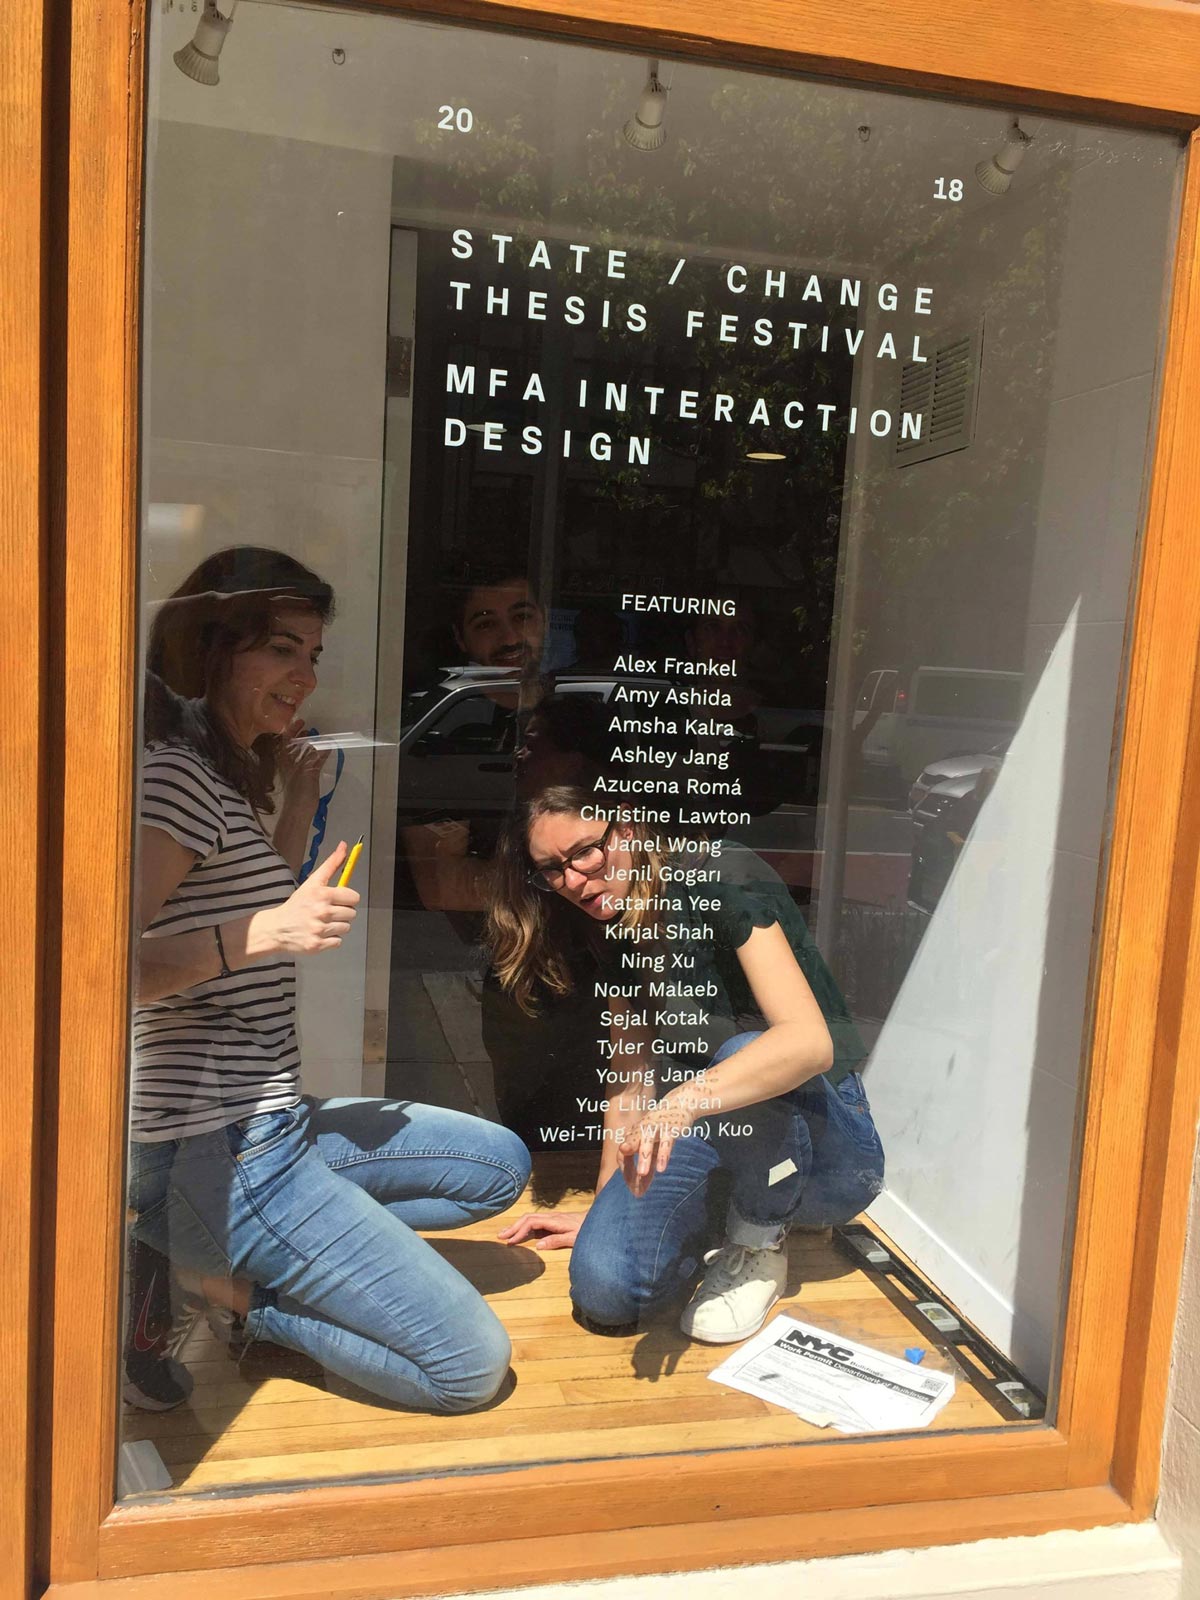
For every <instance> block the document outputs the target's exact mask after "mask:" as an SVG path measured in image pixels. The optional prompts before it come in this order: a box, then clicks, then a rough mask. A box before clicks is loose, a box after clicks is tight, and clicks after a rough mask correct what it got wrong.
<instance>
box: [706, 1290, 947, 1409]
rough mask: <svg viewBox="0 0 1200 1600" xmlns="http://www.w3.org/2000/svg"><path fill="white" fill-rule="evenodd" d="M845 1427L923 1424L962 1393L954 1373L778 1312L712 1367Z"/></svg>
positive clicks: (764, 1396)
mask: <svg viewBox="0 0 1200 1600" xmlns="http://www.w3.org/2000/svg"><path fill="white" fill-rule="evenodd" d="M709 1377H710V1378H711V1379H712V1380H713V1382H714V1383H725V1384H728V1385H729V1387H730V1388H731V1389H742V1390H744V1391H745V1393H746V1394H752V1395H757V1396H758V1398H759V1399H760V1400H771V1401H773V1402H774V1403H775V1404H776V1405H778V1406H786V1407H787V1408H788V1410H789V1411H794V1412H795V1413H796V1415H797V1416H800V1417H803V1418H804V1420H805V1421H806V1422H812V1423H815V1424H816V1425H817V1427H819V1428H836V1429H837V1430H838V1432H839V1433H891V1432H893V1431H894V1430H897V1429H901V1428H923V1427H924V1426H925V1425H926V1423H928V1422H929V1421H930V1420H931V1419H932V1418H933V1417H936V1416H937V1414H938V1412H939V1411H940V1410H941V1409H942V1407H943V1406H944V1405H945V1404H946V1402H947V1400H949V1399H950V1396H951V1395H952V1394H953V1393H954V1376H953V1374H952V1373H949V1372H934V1371H932V1370H927V1369H926V1368H924V1367H918V1366H914V1365H913V1363H912V1362H911V1361H901V1360H898V1359H897V1358H896V1357H895V1356H885V1355H883V1354H881V1352H880V1351H878V1350H871V1349H869V1348H868V1347H867V1346H866V1345H863V1344H855V1343H854V1341H853V1340H851V1339H843V1338H842V1336H841V1335H840V1334H836V1333H828V1332H826V1331H825V1330H824V1329H822V1328H813V1327H810V1326H809V1325H808V1324H807V1323H806V1322H797V1321H796V1319H795V1318H794V1317H775V1318H773V1319H772V1321H770V1322H769V1323H768V1324H767V1326H766V1327H765V1328H764V1329H763V1330H762V1332H761V1333H757V1334H755V1336H754V1338H753V1339H750V1340H748V1341H747V1343H745V1344H744V1345H742V1347H741V1349H740V1350H735V1351H734V1353H733V1355H731V1356H730V1357H729V1359H728V1360H727V1361H723V1362H722V1363H721V1365H720V1366H719V1367H717V1368H716V1370H715V1371H713V1372H710V1373H709Z"/></svg>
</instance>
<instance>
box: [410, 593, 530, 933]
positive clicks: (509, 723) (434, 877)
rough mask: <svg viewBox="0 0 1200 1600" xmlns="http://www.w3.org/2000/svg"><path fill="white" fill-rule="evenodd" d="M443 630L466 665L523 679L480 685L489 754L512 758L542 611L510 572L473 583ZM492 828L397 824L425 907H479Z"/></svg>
mask: <svg viewBox="0 0 1200 1600" xmlns="http://www.w3.org/2000/svg"><path fill="white" fill-rule="evenodd" d="M450 630H451V632H452V633H453V635H454V642H455V643H456V644H457V646H458V648H459V649H460V650H461V651H462V653H463V655H464V656H465V657H466V659H467V662H468V664H469V665H471V666H477V667H490V668H492V669H494V670H495V672H496V675H497V677H501V676H504V677H516V678H521V679H523V680H524V682H523V685H522V688H520V689H517V690H515V691H514V690H512V689H509V690H507V691H503V690H499V689H493V688H489V686H488V682H487V680H484V681H483V682H481V683H480V685H479V689H480V690H481V691H482V693H483V694H484V695H485V696H486V697H487V699H489V700H491V701H493V702H494V703H495V705H496V706H497V707H498V708H499V712H498V715H499V720H498V721H497V722H495V723H493V724H492V727H491V737H492V740H493V742H494V747H495V748H494V755H495V756H500V757H503V754H504V753H505V752H511V753H512V754H513V755H514V756H515V752H516V747H517V742H518V741H517V712H518V710H519V709H521V708H522V706H523V705H525V706H527V705H529V704H531V703H536V701H537V700H538V699H539V698H540V685H539V682H538V668H539V666H540V664H541V659H542V645H543V643H544V641H545V637H546V613H545V611H544V610H543V609H542V606H541V604H540V602H539V601H538V599H537V596H536V595H535V594H534V593H533V591H532V589H531V588H530V586H529V579H528V578H527V577H525V575H524V574H523V573H511V574H509V575H507V576H501V577H499V578H497V579H496V580H495V581H493V582H487V583H476V584H473V585H472V586H471V588H469V589H467V590H466V591H465V593H464V594H463V595H462V597H461V599H460V600H458V602H457V603H456V604H455V606H454V609H453V613H452V615H451V618H450ZM414 698H415V697H414ZM431 704H433V699H432V698H426V699H424V701H423V703H422V704H421V705H420V707H419V713H423V712H424V711H426V710H428V708H429V706H430V705H431ZM502 713H508V715H507V716H503V715H502ZM462 798H463V801H464V810H469V808H470V802H471V800H472V798H473V797H472V796H471V795H469V794H465V795H464V796H463V797H462ZM498 820H499V819H497V824H498ZM495 832H496V825H495V824H494V825H491V826H489V825H488V824H487V823H486V822H483V823H480V822H477V823H475V824H474V825H473V826H471V825H469V824H468V823H466V822H465V821H460V820H458V819H453V818H446V819H444V820H442V821H437V822H428V823H416V824H410V825H409V826H402V827H401V829H400V842H401V846H402V848H403V852H404V855H405V857H406V858H407V861H408V866H409V871H410V872H411V874H412V879H413V885H414V887H415V889H416V891H417V896H418V898H419V899H420V901H421V904H422V906H424V908H425V909H426V910H427V911H446V912H451V913H460V912H465V913H472V914H477V913H481V912H482V911H483V909H484V907H485V906H486V904H487V889H488V873H489V869H490V866H491V856H492V852H493V850H494V848H495ZM476 922H477V918H476V917H475V916H472V918H471V919H470V920H468V921H465V922H462V924H461V927H460V931H461V932H462V933H463V935H464V937H466V938H468V939H473V938H474V937H475V935H476V933H477V932H478V928H477V925H476Z"/></svg>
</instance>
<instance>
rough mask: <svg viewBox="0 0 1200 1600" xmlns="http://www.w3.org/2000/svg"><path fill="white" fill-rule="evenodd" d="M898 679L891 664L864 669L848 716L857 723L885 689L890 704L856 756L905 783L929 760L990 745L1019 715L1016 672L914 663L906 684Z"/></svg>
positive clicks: (1018, 675)
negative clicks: (918, 664)
mask: <svg viewBox="0 0 1200 1600" xmlns="http://www.w3.org/2000/svg"><path fill="white" fill-rule="evenodd" d="M873 680H874V681H873ZM899 682H900V675H899V673H898V672H896V671H894V670H893V669H891V668H885V669H882V670H879V671H876V672H873V673H868V674H867V677H866V679H865V680H864V683H863V688H862V690H861V691H860V694H859V699H858V701H857V702H856V704H855V710H854V721H855V726H857V725H858V724H859V723H860V722H862V721H863V720H864V718H865V716H866V715H867V712H868V711H869V710H870V709H871V708H872V707H873V706H874V705H875V704H876V703H877V702H878V697H879V695H880V694H881V693H882V694H885V695H886V694H887V693H889V692H890V693H891V696H892V704H891V706H890V708H888V709H885V710H884V711H883V712H882V713H881V715H880V716H879V718H878V720H877V721H876V722H875V724H874V726H873V727H872V728H871V729H870V730H869V732H868V733H867V736H866V738H865V739H864V740H863V747H862V758H863V761H864V762H866V763H867V765H868V766H872V767H877V768H887V769H889V770H891V771H893V772H895V774H896V775H897V776H898V777H899V779H900V781H901V782H902V783H903V784H904V785H905V786H907V785H908V784H910V783H911V782H912V780H913V779H914V778H915V777H916V776H917V774H918V773H919V772H920V771H921V769H922V768H923V767H925V766H927V765H928V764H929V762H931V761H937V760H939V759H940V758H941V757H942V756H951V755H962V754H966V753H967V752H969V751H975V750H990V749H991V748H992V747H993V745H996V744H998V743H999V742H1000V741H1001V740H1002V739H1007V738H1009V737H1011V735H1012V734H1013V733H1015V732H1016V727H1017V722H1018V720H1019V718H1020V714H1021V683H1022V674H1021V673H1019V672H993V671H990V670H989V669H987V668H984V667H918V668H917V669H916V671H915V672H914V673H913V675H912V677H911V679H910V680H909V684H908V688H907V689H902V688H899V687H897V685H898V684H899ZM868 689H869V691H870V694H869V698H868V700H867V702H866V703H865V704H864V702H863V696H864V694H867V692H868ZM885 704H886V702H885ZM860 707H861V709H860Z"/></svg>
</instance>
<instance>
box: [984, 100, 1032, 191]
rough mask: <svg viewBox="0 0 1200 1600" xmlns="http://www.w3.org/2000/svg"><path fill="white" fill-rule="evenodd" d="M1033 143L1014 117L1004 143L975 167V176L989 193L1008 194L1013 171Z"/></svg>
mask: <svg viewBox="0 0 1200 1600" xmlns="http://www.w3.org/2000/svg"><path fill="white" fill-rule="evenodd" d="M1032 143H1033V140H1032V139H1031V138H1030V136H1029V134H1027V133H1026V132H1025V130H1024V129H1023V128H1022V127H1021V124H1020V122H1018V120H1017V118H1016V117H1014V118H1013V119H1012V122H1011V124H1010V125H1009V127H1008V129H1007V131H1006V132H1005V135H1004V143H1003V144H1002V145H1001V146H1000V148H999V149H998V150H997V151H996V153H995V155H993V156H989V157H988V159H987V160H986V161H981V162H980V163H979V165H978V166H977V167H976V168H975V176H976V177H977V178H978V179H979V182H980V185H981V186H982V187H983V188H984V189H986V190H987V192H988V193H989V194H1007V193H1008V189H1009V185H1010V184H1011V183H1012V181H1013V173H1014V172H1015V171H1016V170H1017V168H1018V167H1019V166H1020V165H1021V163H1022V161H1024V159H1025V152H1026V150H1028V149H1029V146H1030V145H1031V144H1032Z"/></svg>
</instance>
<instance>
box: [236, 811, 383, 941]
mask: <svg viewBox="0 0 1200 1600" xmlns="http://www.w3.org/2000/svg"><path fill="white" fill-rule="evenodd" d="M361 853H362V840H361V839H360V840H359V841H358V843H357V844H356V845H355V846H354V849H353V850H350V849H348V848H347V845H346V841H345V840H344V839H343V840H342V842H341V843H340V844H339V845H338V847H337V849H336V850H332V851H330V853H329V855H327V856H326V857H325V859H324V861H322V862H320V863H319V865H318V866H316V867H315V868H314V869H313V871H312V872H311V873H310V874H309V875H308V877H307V878H305V880H304V882H303V883H302V884H301V885H300V887H299V888H298V889H297V890H296V891H295V892H294V893H293V894H291V895H289V896H288V898H287V899H286V900H285V901H284V902H283V904H282V905H279V906H272V907H271V908H270V910H267V911H256V912H255V914H254V916H253V917H252V918H251V919H250V928H249V932H248V937H247V941H246V953H247V955H248V956H250V958H251V959H252V960H261V959H262V958H263V957H264V956H268V955H278V954H288V955H304V956H308V955H317V954H319V953H320V952H321V951H322V950H336V949H337V948H338V946H339V945H340V944H341V942H342V940H343V939H344V938H345V936H346V935H347V934H348V933H349V931H350V924H351V923H352V922H353V921H354V918H355V915H356V911H355V907H356V906H357V905H358V902H359V900H360V899H361V896H360V895H359V894H358V893H357V892H356V891H355V890H354V889H351V888H348V887H346V885H347V884H348V883H349V880H350V874H351V873H352V872H353V871H354V867H355V865H356V864H357V861H358V857H359V855H360V854H361ZM335 879H336V882H335Z"/></svg>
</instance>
